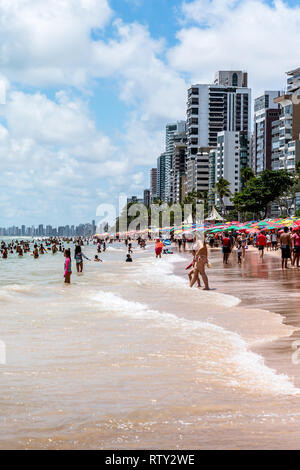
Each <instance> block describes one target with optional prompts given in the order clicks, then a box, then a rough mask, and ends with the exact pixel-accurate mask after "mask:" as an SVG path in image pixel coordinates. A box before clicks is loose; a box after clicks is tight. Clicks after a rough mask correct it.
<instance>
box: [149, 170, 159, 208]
mask: <svg viewBox="0 0 300 470" xmlns="http://www.w3.org/2000/svg"><path fill="white" fill-rule="evenodd" d="M156 197H157V168H151V170H150V198H151V201H154V199H155V198H156Z"/></svg>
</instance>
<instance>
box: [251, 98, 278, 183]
mask: <svg viewBox="0 0 300 470" xmlns="http://www.w3.org/2000/svg"><path fill="white" fill-rule="evenodd" d="M280 94H281V92H280V91H265V92H264V94H263V95H261V96H259V97H258V98H256V99H255V101H254V136H253V142H252V144H253V148H252V152H253V154H254V155H253V158H254V162H253V163H254V171H255V173H257V174H260V173H261V172H262V171H263V170H266V169H267V170H271V168H272V123H273V122H274V121H278V119H279V116H280V113H281V109H280V105H279V104H278V103H274V100H275V98H278V97H279V96H280Z"/></svg>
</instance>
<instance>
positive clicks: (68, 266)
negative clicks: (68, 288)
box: [64, 248, 72, 284]
mask: <svg viewBox="0 0 300 470" xmlns="http://www.w3.org/2000/svg"><path fill="white" fill-rule="evenodd" d="M64 255H65V258H66V260H65V272H64V278H65V283H66V284H70V283H71V274H72V262H71V250H70V248H68V249H67V250H65V252H64Z"/></svg>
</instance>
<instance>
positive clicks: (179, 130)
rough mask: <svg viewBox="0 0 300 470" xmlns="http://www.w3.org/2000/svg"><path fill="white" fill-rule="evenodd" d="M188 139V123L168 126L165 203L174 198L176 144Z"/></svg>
mask: <svg viewBox="0 0 300 470" xmlns="http://www.w3.org/2000/svg"><path fill="white" fill-rule="evenodd" d="M185 138H186V121H177V122H174V123H169V124H167V125H166V151H165V155H166V187H165V190H164V193H165V201H166V202H169V201H171V200H172V199H173V196H172V159H173V154H174V148H175V144H176V142H180V141H184V139H185Z"/></svg>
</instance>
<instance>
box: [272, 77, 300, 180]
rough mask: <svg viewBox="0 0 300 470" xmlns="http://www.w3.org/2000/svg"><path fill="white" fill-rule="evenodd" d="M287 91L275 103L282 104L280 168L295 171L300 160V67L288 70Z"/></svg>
mask: <svg viewBox="0 0 300 470" xmlns="http://www.w3.org/2000/svg"><path fill="white" fill-rule="evenodd" d="M287 77H288V78H287V92H286V93H284V94H283V95H281V96H280V97H278V98H275V100H274V101H275V103H276V104H279V105H280V106H281V110H282V111H281V115H280V118H279V153H280V155H279V166H278V168H279V169H287V170H290V171H294V170H295V168H296V164H297V163H298V162H300V148H299V139H300V68H298V69H296V70H292V71H290V72H287Z"/></svg>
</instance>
